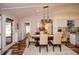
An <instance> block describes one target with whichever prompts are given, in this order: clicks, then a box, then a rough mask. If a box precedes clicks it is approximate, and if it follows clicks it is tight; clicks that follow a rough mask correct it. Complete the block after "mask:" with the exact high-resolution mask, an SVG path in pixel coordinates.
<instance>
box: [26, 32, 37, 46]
mask: <svg viewBox="0 0 79 59" xmlns="http://www.w3.org/2000/svg"><path fill="white" fill-rule="evenodd" d="M27 39H28V40H27V41H28V47H29V45H30V43H36V41H35V39H34V38H32V36H31V34H30V33H28V38H27Z"/></svg>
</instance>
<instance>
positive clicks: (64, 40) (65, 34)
mask: <svg viewBox="0 0 79 59" xmlns="http://www.w3.org/2000/svg"><path fill="white" fill-rule="evenodd" d="M68 36H69V33H68V32H66V31H64V32H63V35H62V42H63V43H66V45H67V42H68Z"/></svg>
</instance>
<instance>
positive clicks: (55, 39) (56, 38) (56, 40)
mask: <svg viewBox="0 0 79 59" xmlns="http://www.w3.org/2000/svg"><path fill="white" fill-rule="evenodd" d="M61 37H62V33H56V34H54V37H53V41H51V43H52V46H53V51H54V47H55V46H59V48H60V51H62V50H61Z"/></svg>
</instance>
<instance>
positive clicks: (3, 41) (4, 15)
mask: <svg viewBox="0 0 79 59" xmlns="http://www.w3.org/2000/svg"><path fill="white" fill-rule="evenodd" d="M6 18H11V19H13V20H14V21H13V42H12V43H11V44H9V45H6V36H5V21H6ZM16 20H17V19H15V18H14V17H12V16H11V15H7V14H2V41H1V42H2V44H1V45H2V53H4V52H5V51H6V50H7V49H8V48H10V47H11V46H12V45H13V44H14V43H15V33H16Z"/></svg>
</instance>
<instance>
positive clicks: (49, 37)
mask: <svg viewBox="0 0 79 59" xmlns="http://www.w3.org/2000/svg"><path fill="white" fill-rule="evenodd" d="M32 38H34V39H35V40H36V44H35V46H39V40H40V35H32ZM49 40H53V35H50V34H49V35H48V43H49V42H50V41H49Z"/></svg>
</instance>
